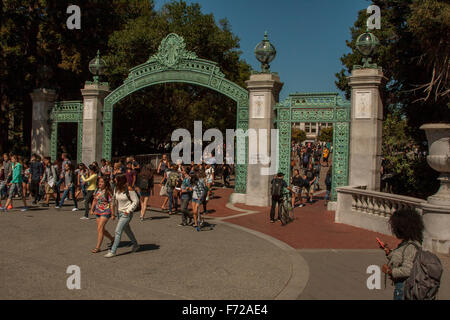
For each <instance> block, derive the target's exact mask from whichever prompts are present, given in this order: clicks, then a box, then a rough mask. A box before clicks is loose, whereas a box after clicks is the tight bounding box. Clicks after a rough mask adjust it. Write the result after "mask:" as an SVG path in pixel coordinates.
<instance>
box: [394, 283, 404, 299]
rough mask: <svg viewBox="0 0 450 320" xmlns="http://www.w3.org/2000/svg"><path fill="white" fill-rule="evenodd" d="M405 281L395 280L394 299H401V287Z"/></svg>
mask: <svg viewBox="0 0 450 320" xmlns="http://www.w3.org/2000/svg"><path fill="white" fill-rule="evenodd" d="M404 285H405V282H404V281H403V282H397V283H396V284H395V289H394V300H403V287H404Z"/></svg>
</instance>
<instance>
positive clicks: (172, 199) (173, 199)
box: [167, 189, 178, 212]
mask: <svg viewBox="0 0 450 320" xmlns="http://www.w3.org/2000/svg"><path fill="white" fill-rule="evenodd" d="M167 194H168V195H169V212H172V207H173V205H174V204H175V210H177V209H178V199H177V198H176V197H174V195H173V189H172V190H171V189H167Z"/></svg>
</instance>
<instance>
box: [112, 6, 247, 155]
mask: <svg viewBox="0 0 450 320" xmlns="http://www.w3.org/2000/svg"><path fill="white" fill-rule="evenodd" d="M172 32H174V33H177V34H179V35H180V36H182V37H183V38H184V39H185V41H186V49H187V50H190V51H194V52H196V53H197V55H198V56H199V57H200V58H203V59H208V60H212V61H215V62H218V64H219V66H220V68H221V70H222V71H223V72H224V74H225V75H226V77H227V78H228V79H229V80H231V81H234V82H236V83H238V84H239V85H241V86H243V87H244V86H245V82H244V81H245V80H246V79H248V77H249V74H250V66H249V65H248V64H247V63H245V62H244V61H242V60H241V59H240V55H241V52H240V51H239V50H238V48H239V39H238V38H237V37H236V36H235V35H234V34H233V33H232V32H231V27H230V24H229V23H228V21H227V20H225V19H224V20H221V21H219V23H216V21H215V19H214V16H213V15H212V14H203V13H202V12H201V7H200V5H199V4H196V3H193V4H190V5H188V4H187V3H186V2H184V1H171V2H169V3H167V4H165V5H164V6H163V7H162V9H161V10H160V11H158V12H156V13H155V12H152V13H148V14H144V15H141V16H139V17H137V18H136V19H134V20H130V21H129V22H128V23H127V24H126V25H125V26H124V27H123V28H122V29H121V30H119V31H116V32H114V33H113V34H112V35H111V37H110V40H109V48H110V49H109V52H110V53H109V55H108V56H107V57H106V58H105V60H106V61H107V63H108V65H109V70H108V71H109V72H108V79H109V82H110V84H111V85H112V87H113V88H115V87H117V86H119V85H121V84H122V82H123V80H124V79H125V78H126V77H127V75H128V71H129V69H130V68H132V67H135V66H137V65H139V64H142V63H144V62H146V61H147V60H148V58H149V57H150V56H151V55H153V54H155V53H156V52H157V50H158V46H159V44H160V43H161V41H162V40H163V38H164V37H166V36H167V35H168V34H169V33H172ZM114 119H115V120H114V133H113V154H119V155H123V154H130V153H145V152H149V151H151V149H152V148H154V147H155V146H157V145H158V144H159V143H161V142H167V141H170V136H171V133H172V131H173V130H175V129H177V128H187V129H189V130H192V129H193V123H194V121H195V120H202V121H203V128H204V130H206V129H208V128H211V127H215V128H219V129H221V130H223V132H224V131H225V129H227V128H234V127H235V125H236V124H235V122H236V106H235V102H234V101H232V100H231V99H229V98H227V97H225V96H223V95H221V94H219V93H217V92H214V91H212V90H210V89H206V88H203V87H198V86H193V85H187V84H174V83H167V84H162V85H157V86H153V87H150V88H146V89H143V90H141V91H140V92H137V93H134V94H133V95H132V96H130V97H128V98H127V99H124V100H123V101H121V102H119V103H118V105H117V106H116V107H115V110H114ZM151 142H152V143H151Z"/></svg>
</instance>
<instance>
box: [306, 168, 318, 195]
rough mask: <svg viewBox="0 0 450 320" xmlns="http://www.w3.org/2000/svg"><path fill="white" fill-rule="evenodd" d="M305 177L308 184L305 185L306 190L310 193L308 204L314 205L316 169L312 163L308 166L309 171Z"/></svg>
mask: <svg viewBox="0 0 450 320" xmlns="http://www.w3.org/2000/svg"><path fill="white" fill-rule="evenodd" d="M305 177H306V182H307V184H305V186H306V189H307V193H308V202H309V203H313V202H314V201H313V196H314V182H315V181H316V179H317V178H316V176H315V175H314V168H313V165H312V163H310V164H309V165H308V169H307V170H306V173H305Z"/></svg>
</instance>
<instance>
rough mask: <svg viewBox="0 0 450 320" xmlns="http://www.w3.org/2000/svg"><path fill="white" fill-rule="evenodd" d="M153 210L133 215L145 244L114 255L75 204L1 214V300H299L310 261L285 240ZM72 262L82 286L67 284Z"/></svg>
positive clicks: (110, 227) (112, 223)
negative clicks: (198, 226)
mask: <svg viewBox="0 0 450 320" xmlns="http://www.w3.org/2000/svg"><path fill="white" fill-rule="evenodd" d="M151 215H152V217H153V219H152V220H149V219H147V220H145V221H143V222H141V221H139V219H136V218H134V219H133V220H132V222H131V226H132V229H133V231H134V233H135V235H136V237H137V239H138V241H139V242H140V244H141V245H142V249H141V250H140V251H138V252H137V253H130V249H131V248H130V247H120V248H119V250H118V254H119V256H117V257H115V258H111V259H106V258H104V257H103V255H104V254H105V253H106V251H105V252H101V253H97V254H92V253H91V252H90V250H91V249H92V248H94V247H95V242H96V223H95V220H94V219H92V220H80V219H79V218H80V217H81V216H82V213H81V212H76V213H74V212H72V211H71V207H64V208H63V209H61V210H59V211H58V210H56V209H50V210H43V209H41V208H37V209H34V210H30V211H28V212H24V213H22V212H20V211H19V210H18V209H15V210H13V211H11V212H8V213H0V224H1V225H2V229H3V230H2V233H1V234H0V256H1V257H2V258H1V260H0V274H1V276H0V299H237V300H241V299H254V300H260V299H268V300H271V299H276V298H277V297H280V296H281V297H283V298H285V299H295V298H296V297H297V296H298V295H299V294H300V293H301V290H302V288H304V286H305V285H306V281H307V278H308V277H307V275H306V276H303V277H300V278H298V277H296V275H295V274H294V272H295V271H296V270H297V269H300V270H306V269H307V268H306V263H305V262H304V260H302V258H301V256H296V255H295V252H292V251H289V250H286V249H280V246H283V244H282V243H281V242H277V241H268V240H267V239H265V238H264V237H261V236H258V235H255V234H254V233H251V232H246V231H245V230H243V229H242V228H239V227H231V226H230V225H228V224H226V223H219V224H216V225H215V227H214V229H213V230H211V231H201V232H197V231H194V229H193V228H192V227H179V226H178V223H179V222H180V219H181V217H180V216H171V217H169V216H168V215H167V214H161V213H152V214H151ZM115 224H116V222H115V221H110V222H108V225H107V229H108V230H109V231H110V232H113V231H114V227H115ZM122 240H123V242H122V243H123V245H127V244H128V238H127V237H126V236H125V235H124V237H123V239H122ZM106 243H107V242H106V241H105V243H104V246H103V248H105V247H106ZM292 257H294V259H293V258H292ZM280 262H282V263H280ZM69 265H77V266H79V267H80V268H81V282H82V285H81V286H82V288H81V290H68V289H67V287H66V281H67V278H68V277H69V275H68V274H66V269H67V267H68V266H69ZM292 279H294V283H295V285H292V283H293V280H292Z"/></svg>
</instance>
